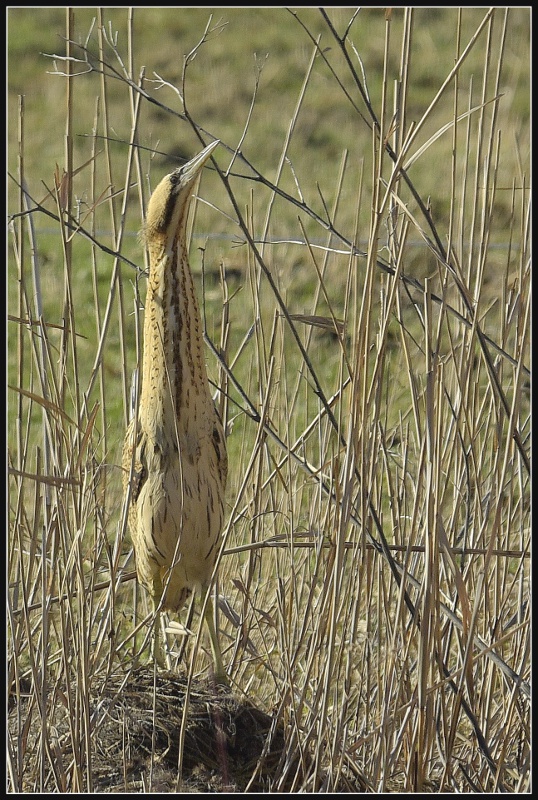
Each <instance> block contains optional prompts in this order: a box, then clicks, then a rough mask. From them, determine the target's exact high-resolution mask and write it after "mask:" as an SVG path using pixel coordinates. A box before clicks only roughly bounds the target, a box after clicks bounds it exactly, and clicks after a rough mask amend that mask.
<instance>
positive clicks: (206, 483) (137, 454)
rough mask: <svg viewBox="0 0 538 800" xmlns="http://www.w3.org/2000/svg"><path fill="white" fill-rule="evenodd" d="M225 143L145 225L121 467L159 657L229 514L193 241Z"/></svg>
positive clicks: (205, 581)
mask: <svg viewBox="0 0 538 800" xmlns="http://www.w3.org/2000/svg"><path fill="white" fill-rule="evenodd" d="M218 144H219V142H218V141H215V142H213V143H212V144H210V145H208V146H207V147H206V148H205V149H204V150H202V152H201V153H199V154H198V155H197V156H195V157H194V158H193V159H192V160H191V161H189V162H188V163H187V164H185V165H184V166H182V167H179V169H176V170H174V171H173V172H171V173H170V174H169V175H166V177H164V178H163V179H162V181H161V182H160V183H159V185H158V186H157V188H156V189H155V191H154V192H153V194H152V195H151V198H150V201H149V204H148V209H147V214H146V223H145V227H144V237H145V242H146V246H147V248H148V253H149V260H150V268H149V280H148V288H147V299H146V305H145V311H144V349H143V365H142V383H141V388H140V402H139V407H138V415H137V416H136V415H135V416H133V418H132V419H131V422H130V424H129V427H128V429H127V434H126V437H125V444H124V448H123V474H124V489H125V491H126V493H127V494H129V493H128V492H127V489H128V488H129V484H130V500H129V502H130V507H129V512H128V520H129V528H130V531H131V537H132V541H133V545H134V550H135V558H136V570H137V576H138V580H139V582H140V583H141V584H142V585H143V586H145V587H146V589H148V591H149V593H150V594H151V596H152V598H153V606H154V612H155V620H154V640H153V655H154V658H155V659H156V660H157V662H158V663H159V665H161V666H163V665H164V654H163V650H162V647H161V643H160V639H159V629H160V621H159V613H160V611H161V610H168V611H174V612H178V611H179V610H180V609H181V608H182V606H183V605H184V604H185V602H186V600H187V598H188V597H189V595H190V594H191V592H192V590H193V589H196V588H198V589H200V590H201V592H202V600H203V599H204V597H205V595H206V593H208V591H209V584H210V581H211V576H212V573H213V569H214V566H215V561H216V558H217V554H218V550H219V542H220V537H221V531H222V523H223V516H224V491H225V485H226V474H227V456H226V444H225V439H224V431H223V428H222V424H221V420H220V418H219V415H218V412H217V410H216V408H215V405H214V403H213V399H212V396H211V392H210V388H209V380H208V377H207V370H206V365H205V361H204V347H203V339H202V325H201V320H200V311H199V307H198V301H197V298H196V292H195V289H194V283H193V279H192V274H191V270H190V267H189V258H188V248H187V242H186V226H187V216H188V211H189V206H190V201H191V197H192V194H193V191H194V186H195V183H196V179H197V177H198V176H199V175H200V172H201V170H202V168H203V166H204V164H205V163H206V161H207V160H208V159H209V157H210V156H211V154H212V153H213V151H214V150H215V148H216V147H217V145H218ZM205 608H206V613H205V620H206V623H207V626H208V630H209V636H210V642H211V649H212V653H213V659H214V664H215V678H216V679H217V680H219V681H223V680H224V681H225V680H226V672H225V670H224V666H223V663H222V657H221V651H220V647H219V643H218V637H217V632H216V629H215V624H214V621H213V607H212V603H211V600H210V597H209V596H208V597H207V602H206V606H205Z"/></svg>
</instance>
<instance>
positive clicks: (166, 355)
mask: <svg viewBox="0 0 538 800" xmlns="http://www.w3.org/2000/svg"><path fill="white" fill-rule="evenodd" d="M150 256H151V259H150V261H151V267H150V274H149V281H148V292H147V299H146V308H145V315H144V355H143V369H142V388H141V397H140V406H139V408H140V424H141V425H142V426H143V428H144V429H145V430H146V431H147V432H148V433H149V432H151V430H152V429H153V430H157V429H162V428H163V427H164V428H166V426H173V427H177V425H178V423H180V422H181V421H183V423H184V424H185V425H186V426H188V425H189V418H190V417H191V416H192V414H193V413H196V409H198V410H200V405H203V404H204V403H206V402H207V398H208V397H209V398H210V395H209V384H208V379H207V371H206V367H205V361H204V353H203V339H202V330H201V322H200V312H199V308H198V301H197V297H196V292H195V288H194V283H193V279H192V274H191V270H190V267H189V263H188V253H187V246H186V243H185V240H184V238H178V239H176V240H175V242H174V243H173V244H172V246H171V248H170V249H169V250H168V251H167V250H166V249H164V248H159V249H157V250H153V252H152V251H151V249H150Z"/></svg>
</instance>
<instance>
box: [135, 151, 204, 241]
mask: <svg viewBox="0 0 538 800" xmlns="http://www.w3.org/2000/svg"><path fill="white" fill-rule="evenodd" d="M219 144H220V141H219V140H218V139H217V140H216V141H214V142H211V144H208V146H207V147H205V148H204V149H203V150H202V152H201V153H198V155H197V156H194V158H192V159H191V160H190V161H187V163H186V164H183V166H182V167H178V169H175V170H174V171H173V172H170V173H169V174H168V175H165V177H164V178H163V179H162V181H161V182H160V183H159V185H158V186H157V187H156V189H155V190H154V192H153V194H152V195H151V197H150V200H149V204H148V210H147V214H146V224H145V226H144V231H143V233H144V235H145V239H146V242H147V244H148V246H149V247H150V248H151V247H152V246H157V247H159V249H160V248H164V249H168V248H169V247H170V246H171V245H172V243H173V241H174V239H175V238H176V236H177V234H178V232H179V231H180V230H182V229H184V227H185V223H186V220H187V212H188V210H189V205H190V200H191V197H192V192H193V189H194V186H195V183H196V178H197V177H198V175H199V174H200V172H201V170H202V167H203V166H204V164H205V163H206V161H207V160H208V159H209V157H210V156H211V153H212V152H213V151H214V150H215V148H216V147H217V146H218V145H219Z"/></svg>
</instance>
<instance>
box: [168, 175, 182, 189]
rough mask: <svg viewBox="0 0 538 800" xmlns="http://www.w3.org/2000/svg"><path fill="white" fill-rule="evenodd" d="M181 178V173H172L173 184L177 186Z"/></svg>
mask: <svg viewBox="0 0 538 800" xmlns="http://www.w3.org/2000/svg"><path fill="white" fill-rule="evenodd" d="M180 179H181V175H180V174H179V172H172V174H171V175H170V183H171V184H172V186H177V185H178V183H179V181H180Z"/></svg>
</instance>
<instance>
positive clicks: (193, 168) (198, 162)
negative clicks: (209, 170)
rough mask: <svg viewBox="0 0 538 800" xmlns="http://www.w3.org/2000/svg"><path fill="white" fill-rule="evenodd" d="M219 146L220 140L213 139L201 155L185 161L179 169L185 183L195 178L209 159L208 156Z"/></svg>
mask: <svg viewBox="0 0 538 800" xmlns="http://www.w3.org/2000/svg"><path fill="white" fill-rule="evenodd" d="M219 144H220V139H215V141H214V142H211V144H208V145H207V147H204V149H203V150H202V152H201V153H198V155H197V156H194V158H191V160H190V161H187V163H186V164H184V165H183V166H182V167H180V169H181V176H182V178H183V180H184V181H185V182H190V181H192V180H194V179H195V178H196V176H197V175H198V173H199V172H200V170H201V169H202V167H203V166H204V164H205V163H206V161H207V160H208V159H209V156H210V155H211V153H212V152H213V150H215V148H216V147H218V145H219Z"/></svg>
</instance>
